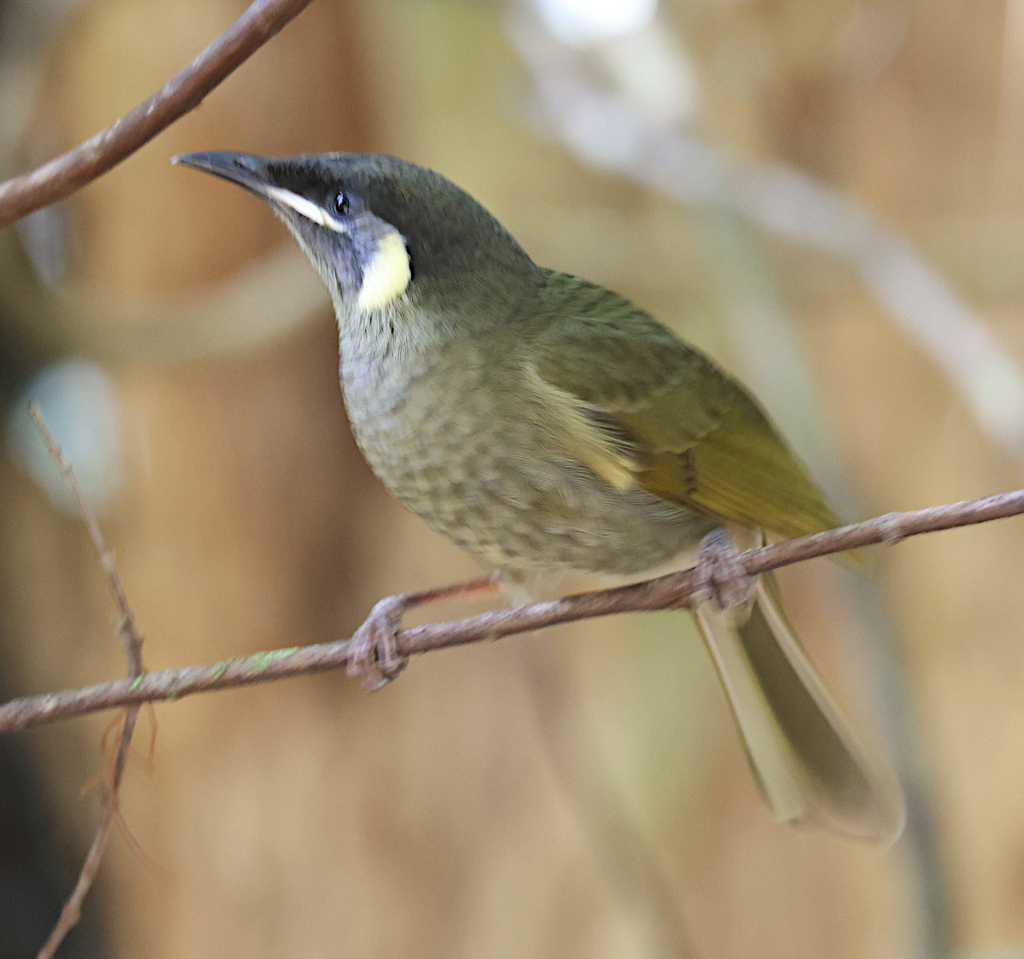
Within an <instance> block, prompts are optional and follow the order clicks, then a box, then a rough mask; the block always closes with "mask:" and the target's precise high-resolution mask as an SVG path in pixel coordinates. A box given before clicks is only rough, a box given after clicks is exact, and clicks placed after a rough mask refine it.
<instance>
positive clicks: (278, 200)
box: [171, 150, 348, 233]
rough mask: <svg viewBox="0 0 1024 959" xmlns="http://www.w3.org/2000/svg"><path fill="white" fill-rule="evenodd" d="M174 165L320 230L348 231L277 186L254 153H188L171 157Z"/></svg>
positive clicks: (262, 159)
mask: <svg viewBox="0 0 1024 959" xmlns="http://www.w3.org/2000/svg"><path fill="white" fill-rule="evenodd" d="M171 163H175V164H177V163H183V164H185V166H190V167H194V168H195V169H196V170H203V171H204V172H205V173H212V174H213V175H214V176H219V177H223V178H224V179H225V180H230V181H231V182H232V183H237V184H238V185H239V186H240V187H244V188H245V189H246V190H249V191H251V192H252V193H255V194H256V195H257V196H260V197H262V198H263V199H264V200H266V201H267V202H268V203H270V204H271V205H272V206H274V207H276V208H277V209H278V210H280V211H281V212H282V213H287V212H288V211H289V210H291V211H294V212H295V213H298V214H299V215H300V216H303V217H305V218H306V219H307V220H312V221H313V222H314V223H316V224H318V225H319V226H323V227H326V228H327V229H329V230H334V231H336V232H338V233H346V232H348V231H347V229H346V228H345V227H344V226H343V225H342V224H340V223H338V221H337V220H335V219H333V217H331V216H330V214H328V213H327V211H326V210H325V209H324V208H323V207H321V206H318V205H317V204H316V203H313V202H312V201H310V200H307V199H306V198H305V197H304V196H300V195H299V194H298V193H295V192H294V191H293V190H289V189H286V188H285V187H282V186H278V185H277V184H276V183H274V182H273V179H272V177H271V175H270V172H269V164H270V161H268V160H266V159H264V158H263V157H258V156H253V155H252V154H251V153H232V152H230V151H228V150H210V151H208V152H204V153H185V154H182V155H180V156H176V157H171Z"/></svg>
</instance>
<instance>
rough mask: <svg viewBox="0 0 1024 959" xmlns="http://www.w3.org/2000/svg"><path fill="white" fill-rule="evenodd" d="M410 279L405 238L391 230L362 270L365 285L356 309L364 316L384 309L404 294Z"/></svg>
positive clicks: (360, 289) (360, 288) (410, 271)
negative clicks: (372, 311)
mask: <svg viewBox="0 0 1024 959" xmlns="http://www.w3.org/2000/svg"><path fill="white" fill-rule="evenodd" d="M411 279H412V269H411V267H410V265H409V251H408V250H406V248H405V237H403V236H402V234H401V233H399V232H398V230H395V229H390V230H388V232H387V233H385V234H384V236H383V238H382V239H381V241H380V243H378V244H377V250H376V252H375V253H374V254H373V259H372V260H370V262H369V264H368V265H367V267H366V269H365V270H364V271H363V284H362V286H360V287H359V299H358V300H357V301H356V306H357V307H358V308H359V309H360V310H362V311H363V312H364V313H368V312H370V311H371V310H383V309H384V308H385V307H386V306H387V305H388V304H389V303H391V302H392V301H393V300H394V299H395V297H398V296H401V295H402V294H403V293H404V292H405V288H406V287H407V286H408V285H409V281H410V280H411Z"/></svg>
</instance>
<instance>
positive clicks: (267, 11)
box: [0, 0, 312, 227]
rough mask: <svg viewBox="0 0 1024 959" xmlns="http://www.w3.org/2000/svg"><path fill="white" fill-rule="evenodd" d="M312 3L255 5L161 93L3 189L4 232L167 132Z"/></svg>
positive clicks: (278, 0) (272, 0)
mask: <svg viewBox="0 0 1024 959" xmlns="http://www.w3.org/2000/svg"><path fill="white" fill-rule="evenodd" d="M311 2H312V0H255V2H254V3H253V4H252V5H251V6H250V7H249V8H248V9H247V10H246V11H245V13H243V14H242V16H240V17H239V18H238V19H237V20H236V21H235V22H234V23H233V24H232V25H231V26H230V27H229V28H228V29H227V30H226V31H225V32H224V33H222V34H221V35H220V36H219V37H218V38H217V39H216V40H214V41H213V43H211V44H210V45H209V46H208V47H207V48H206V49H205V50H204V51H203V52H202V53H200V54H199V56H198V57H196V58H195V60H193V61H192V62H191V63H190V64H189V65H188V66H187V67H185V69H184V70H182V71H181V72H180V73H178V74H177V75H176V76H174V77H172V78H171V79H170V80H168V81H167V83H165V84H164V85H163V87H161V88H160V89H159V90H158V91H157V92H156V93H154V94H153V95H152V96H150V97H148V98H147V99H145V100H143V101H142V103H140V104H139V105H138V106H137V107H135V109H134V110H132V111H131V112H130V113H128V114H126V115H125V116H124V117H122V118H121V119H120V120H117V121H116V122H115V123H114V124H113V125H112V126H110V127H107V129H106V130H103V131H102V132H100V133H97V134H96V135H95V136H93V137H90V138H89V139H88V140H86V141H85V142H84V143H82V144H80V145H79V146H77V147H75V149H73V150H70V151H69V152H67V153H65V154H63V155H62V156H59V157H57V158H56V159H55V160H50V162H49V163H45V164H43V166H41V167H39V168H38V169H36V170H34V171H33V172H31V173H27V174H25V175H24V176H20V177H15V178H14V179H12V180H7V181H6V182H5V183H0V227H4V226H7V225H8V224H9V223H13V222H14V221H15V220H17V219H19V218H20V217H23V216H25V215H26V214H27V213H31V212H32V211H33V210H38V209H39V208H40V207H43V206H46V205H47V204H48V203H54V202H56V201H57V200H62V199H64V197H66V196H69V195H70V194H72V193H74V192H75V190H77V189H79V187H82V186H84V185H85V184H86V183H89V182H90V181H91V180H95V179H96V177H98V176H100V174H102V173H106V172H107V170H109V169H110V168H111V167H113V166H116V165H117V164H118V163H120V162H121V161H122V160H123V159H125V157H127V156H130V155H131V154H132V153H134V152H135V151H136V150H138V149H139V147H141V146H143V145H144V144H146V143H148V142H149V141H150V140H152V139H153V137H155V136H156V135H157V134H158V133H160V131H161V130H163V129H164V128H165V127H168V126H170V125H171V124H172V123H173V122H174V121H175V120H177V119H178V118H179V117H181V116H183V115H184V114H186V113H188V112H189V111H190V110H192V109H194V108H195V107H197V106H199V104H200V103H201V102H202V100H203V98H204V97H205V96H206V94H208V93H209V92H210V91H211V90H212V89H213V88H214V87H216V86H217V84H219V83H220V82H221V81H222V80H223V79H224V78H225V77H226V76H228V74H230V73H231V72H232V71H233V70H234V69H235V68H236V67H238V66H239V65H240V64H242V63H243V62H244V61H245V60H247V59H248V58H249V57H250V56H251V55H252V54H253V53H255V52H256V50H258V49H259V48H260V47H261V46H263V44H264V43H266V42H267V41H268V40H269V39H270V38H271V37H272V36H274V34H276V33H278V32H279V31H280V30H281V28H282V27H283V26H284V25H285V24H286V23H288V21H289V20H291V19H293V18H294V17H296V16H297V15H298V14H299V13H301V12H302V11H303V10H304V9H305V8H306V7H307V6H308V5H309V4H310V3H311Z"/></svg>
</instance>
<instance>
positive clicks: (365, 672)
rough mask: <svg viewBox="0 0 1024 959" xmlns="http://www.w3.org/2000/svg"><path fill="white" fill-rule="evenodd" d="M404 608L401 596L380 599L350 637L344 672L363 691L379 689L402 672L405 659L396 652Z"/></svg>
mask: <svg viewBox="0 0 1024 959" xmlns="http://www.w3.org/2000/svg"><path fill="white" fill-rule="evenodd" d="M407 607H408V603H407V601H406V598H405V597H404V596H388V597H386V598H384V599H382V600H380V602H378V603H376V604H375V605H374V607H373V609H372V610H370V615H369V616H367V617H366V620H365V622H364V623H363V624H362V626H360V627H359V629H357V630H356V632H355V635H354V636H353V637H352V644H351V646H350V647H349V655H348V664H347V666H346V667H345V669H346V672H347V673H348V674H349V676H354V677H357V678H358V679H359V684H360V685H361V686H362V687H363V688H364V689H370V690H373V689H380V688H381V687H382V686H386V685H387V684H388V683H390V682H391V680H393V679H397V678H398V677H399V676H400V675H401V673H402V670H404V669H405V667H406V663H407V662H408V660H407V659H406V658H405V657H404V656H402V655H401V654H400V653H399V652H398V642H397V636H398V630H399V629H400V628H401V625H402V617H403V616H404V615H405V611H406V609H407Z"/></svg>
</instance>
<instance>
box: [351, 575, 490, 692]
mask: <svg viewBox="0 0 1024 959" xmlns="http://www.w3.org/2000/svg"><path fill="white" fill-rule="evenodd" d="M497 587H498V577H497V575H496V574H491V575H489V576H478V577H477V578H476V579H470V580H466V581H465V582H462V583H452V584H451V585H450V586H439V587H437V588H436V589H425V590H422V591H421V592H418V593H400V594H399V595H397V596H387V597H385V598H384V599H382V600H380V601H379V602H378V603H375V604H374V607H373V609H372V610H370V615H369V616H367V617H366V620H365V621H364V622H363V624H362V626H360V627H359V629H357V630H356V631H355V635H353V637H352V643H351V646H350V647H349V654H348V664H347V666H346V667H345V668H346V671H347V672H348V674H349V676H356V677H358V678H359V681H360V685H362V686H363V688H364V689H380V688H381V686H385V685H387V684H388V683H389V682H391V680H393V679H397V678H398V676H399V675H400V674H401V672H402V670H403V669H405V666H406V662H407V660H406V658H405V657H404V656H403V655H402V654H401V653H399V651H398V644H397V641H396V637H397V636H398V631H399V629H400V628H401V626H402V617H403V616H404V615H405V614H406V613H407V612H408V611H409V610H410V609H415V608H416V607H417V606H426V605H428V604H429V603H436V602H439V601H440V600H442V599H452V598H454V597H456V596H466V595H468V594H469V593H479V592H482V591H483V590H487V589H497Z"/></svg>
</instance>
